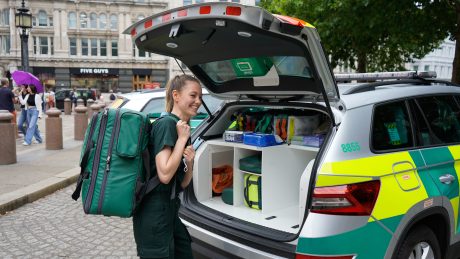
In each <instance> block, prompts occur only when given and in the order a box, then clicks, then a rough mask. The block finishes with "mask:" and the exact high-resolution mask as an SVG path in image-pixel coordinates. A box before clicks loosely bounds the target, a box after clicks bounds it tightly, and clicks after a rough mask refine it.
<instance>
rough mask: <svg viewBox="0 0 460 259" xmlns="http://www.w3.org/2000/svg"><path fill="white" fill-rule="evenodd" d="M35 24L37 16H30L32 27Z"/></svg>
mask: <svg viewBox="0 0 460 259" xmlns="http://www.w3.org/2000/svg"><path fill="white" fill-rule="evenodd" d="M35 26H37V17H35V16H32V27H35Z"/></svg>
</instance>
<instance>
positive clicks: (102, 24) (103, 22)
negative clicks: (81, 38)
mask: <svg viewBox="0 0 460 259" xmlns="http://www.w3.org/2000/svg"><path fill="white" fill-rule="evenodd" d="M99 29H103V30H105V29H107V15H105V14H104V13H101V14H100V15H99Z"/></svg>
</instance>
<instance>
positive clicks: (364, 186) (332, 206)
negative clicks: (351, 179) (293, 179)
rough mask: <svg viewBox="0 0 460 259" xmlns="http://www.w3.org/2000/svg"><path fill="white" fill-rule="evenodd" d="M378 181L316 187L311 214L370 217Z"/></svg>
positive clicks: (377, 192)
mask: <svg viewBox="0 0 460 259" xmlns="http://www.w3.org/2000/svg"><path fill="white" fill-rule="evenodd" d="M379 190H380V181H370V182H364V183H355V184H348V185H339V186H330V187H318V188H315V190H314V192H313V202H312V207H311V212H315V213H322V214H333V215H371V213H372V210H373V209H374V205H375V202H376V201H377V197H378V194H379Z"/></svg>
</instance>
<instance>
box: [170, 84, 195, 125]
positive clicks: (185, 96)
mask: <svg viewBox="0 0 460 259" xmlns="http://www.w3.org/2000/svg"><path fill="white" fill-rule="evenodd" d="M201 96H202V93H201V86H200V85H199V84H198V83H196V82H193V81H186V83H185V85H184V87H182V89H181V90H180V91H173V98H174V106H177V108H179V110H180V112H181V113H182V114H183V115H185V116H187V117H189V118H191V117H193V116H195V115H196V114H197V112H198V108H200V106H201Z"/></svg>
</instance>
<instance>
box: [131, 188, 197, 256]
mask: <svg viewBox="0 0 460 259" xmlns="http://www.w3.org/2000/svg"><path fill="white" fill-rule="evenodd" d="M179 208H180V199H179V198H178V197H176V198H174V199H172V200H171V199H170V193H169V192H165V191H156V190H154V191H152V193H150V194H149V195H147V196H146V197H144V200H143V201H142V204H141V205H140V207H139V208H138V210H137V211H136V213H135V214H134V216H133V229H134V239H135V240H136V244H137V255H138V256H140V257H141V258H176V259H187V258H193V254H192V248H191V241H192V240H191V238H190V235H189V233H188V231H187V229H186V228H185V225H184V224H183V223H182V221H181V220H180V219H179V216H178V212H179Z"/></svg>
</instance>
